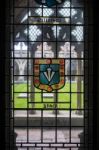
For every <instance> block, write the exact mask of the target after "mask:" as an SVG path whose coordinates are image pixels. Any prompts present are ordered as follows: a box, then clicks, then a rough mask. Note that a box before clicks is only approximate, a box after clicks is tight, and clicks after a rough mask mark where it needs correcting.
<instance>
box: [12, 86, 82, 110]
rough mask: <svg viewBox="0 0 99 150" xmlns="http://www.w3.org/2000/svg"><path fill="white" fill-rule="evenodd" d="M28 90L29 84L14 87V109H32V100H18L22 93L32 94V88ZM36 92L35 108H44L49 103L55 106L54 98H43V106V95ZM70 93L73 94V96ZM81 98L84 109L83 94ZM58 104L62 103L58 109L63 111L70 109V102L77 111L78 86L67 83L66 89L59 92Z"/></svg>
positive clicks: (36, 90)
mask: <svg viewBox="0 0 99 150" xmlns="http://www.w3.org/2000/svg"><path fill="white" fill-rule="evenodd" d="M27 88H28V86H27V84H15V85H14V87H12V95H13V99H14V108H27V107H28V108H31V107H32V105H31V104H29V103H28V102H30V101H31V99H30V98H18V95H19V94H20V93H18V92H21V93H25V92H27V91H28V92H30V88H29V89H27ZM16 92H17V93H16ZM35 92H36V94H35V108H44V104H48V103H49V102H51V103H49V104H53V102H54V99H53V98H43V103H44V104H43V103H42V98H41V97H42V96H41V93H37V92H40V90H38V89H35ZM63 92H65V93H63ZM69 92H71V94H70V93H69ZM73 92H75V93H73ZM82 92H83V84H82ZM13 93H14V94H13ZM81 97H82V108H83V94H81ZM58 102H60V103H59V104H58V106H57V107H58V108H62V109H65V108H70V102H71V108H72V109H76V108H77V84H76V83H72V84H71V87H70V83H66V85H65V86H64V88H62V89H61V90H59V94H58ZM63 102H65V103H63Z"/></svg>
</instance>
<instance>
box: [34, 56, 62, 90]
mask: <svg viewBox="0 0 99 150" xmlns="http://www.w3.org/2000/svg"><path fill="white" fill-rule="evenodd" d="M33 74H34V79H33V81H34V86H35V87H36V88H38V89H41V90H45V91H47V92H52V91H53V90H59V89H61V88H63V87H64V85H65V60H64V59H35V60H34V73H33Z"/></svg>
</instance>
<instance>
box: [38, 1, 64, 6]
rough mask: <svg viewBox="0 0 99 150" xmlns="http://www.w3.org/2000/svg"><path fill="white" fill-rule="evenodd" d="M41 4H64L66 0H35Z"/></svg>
mask: <svg viewBox="0 0 99 150" xmlns="http://www.w3.org/2000/svg"><path fill="white" fill-rule="evenodd" d="M35 1H36V2H37V3H38V4H40V5H45V6H48V7H52V6H55V5H57V4H62V3H63V2H64V0H35Z"/></svg>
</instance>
